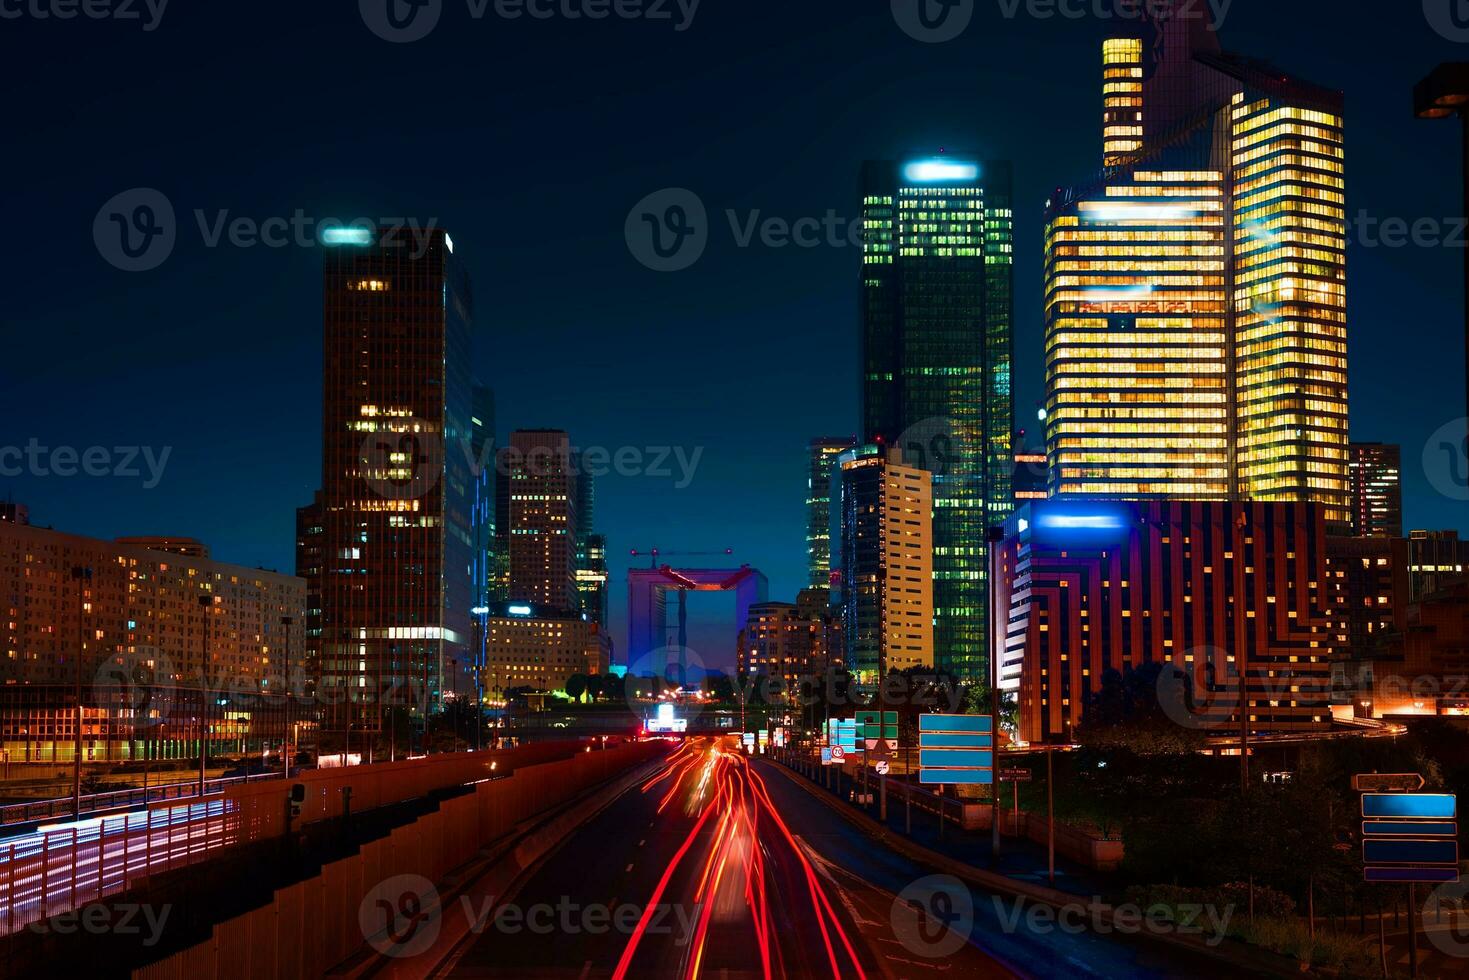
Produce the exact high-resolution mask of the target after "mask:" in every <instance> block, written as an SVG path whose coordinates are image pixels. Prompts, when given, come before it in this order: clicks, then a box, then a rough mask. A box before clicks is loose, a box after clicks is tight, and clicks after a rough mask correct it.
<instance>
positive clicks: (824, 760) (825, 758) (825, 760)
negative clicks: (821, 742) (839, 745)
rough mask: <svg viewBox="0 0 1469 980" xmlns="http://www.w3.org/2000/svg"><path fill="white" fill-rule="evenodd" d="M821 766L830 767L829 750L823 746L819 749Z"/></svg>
mask: <svg viewBox="0 0 1469 980" xmlns="http://www.w3.org/2000/svg"><path fill="white" fill-rule="evenodd" d="M821 764H822V765H823V766H829V765H831V749H829V748H827V747H825V746H822V749H821Z"/></svg>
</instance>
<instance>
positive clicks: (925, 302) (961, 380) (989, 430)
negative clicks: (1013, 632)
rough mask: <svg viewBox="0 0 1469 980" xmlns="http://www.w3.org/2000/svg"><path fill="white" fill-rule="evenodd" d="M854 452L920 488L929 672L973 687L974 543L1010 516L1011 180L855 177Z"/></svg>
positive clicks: (977, 175) (977, 626)
mask: <svg viewBox="0 0 1469 980" xmlns="http://www.w3.org/2000/svg"><path fill="white" fill-rule="evenodd" d="M862 217H863V231H864V244H863V256H862V300H861V302H862V318H863V332H862V354H861V362H862V372H863V373H862V433H861V435H862V439H863V441H864V442H865V443H870V444H874V445H881V446H888V447H896V448H898V449H901V450H902V452H903V456H904V459H905V460H906V461H907V463H908V464H909V465H912V466H916V467H919V468H921V469H924V470H927V471H928V472H929V473H931V474H932V476H933V498H934V517H933V547H934V555H933V578H934V581H933V600H934V636H933V646H934V652H935V658H936V660H937V665H938V666H939V667H941V668H947V669H949V670H951V671H953V672H954V673H955V674H957V675H959V676H961V677H983V676H985V674H986V671H987V669H988V668H987V665H988V653H987V650H986V644H985V614H986V606H987V602H986V598H987V593H986V586H985V582H986V569H985V532H986V528H987V527H989V526H992V525H997V524H1001V523H1003V522H1004V519H1005V517H1006V516H1007V515H1008V514H1009V513H1010V511H1011V509H1012V508H1013V505H1014V499H1013V494H1012V491H1011V480H1010V477H1011V470H1012V467H1013V465H1014V464H1013V459H1012V457H1011V453H1010V450H1011V434H1012V432H1013V422H1014V398H1013V393H1012V389H1011V364H1012V350H1013V341H1012V336H1011V327H1012V318H1013V310H1014V285H1013V283H1014V269H1013V264H1012V263H1013V245H1014V219H1013V214H1012V210H1011V168H1010V164H1008V163H1005V162H994V161H979V160H974V159H965V158H961V157H957V156H941V157H937V158H933V159H924V160H910V161H903V162H896V163H895V162H891V161H883V162H868V163H866V164H865V165H864V166H863V170H862Z"/></svg>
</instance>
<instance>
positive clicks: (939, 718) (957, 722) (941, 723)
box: [918, 715, 994, 732]
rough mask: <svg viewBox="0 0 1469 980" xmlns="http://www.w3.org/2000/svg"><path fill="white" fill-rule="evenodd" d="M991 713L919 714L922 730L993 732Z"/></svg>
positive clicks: (920, 729) (919, 725)
mask: <svg viewBox="0 0 1469 980" xmlns="http://www.w3.org/2000/svg"><path fill="white" fill-rule="evenodd" d="M993 721H994V719H993V718H991V717H990V716H989V715H919V716H918V730H919V731H920V732H993V731H994V726H993V724H992V723H993Z"/></svg>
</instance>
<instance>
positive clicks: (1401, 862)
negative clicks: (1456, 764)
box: [1358, 777, 1459, 883]
mask: <svg viewBox="0 0 1469 980" xmlns="http://www.w3.org/2000/svg"><path fill="white" fill-rule="evenodd" d="M1362 778H1363V777H1358V780H1359V781H1360V780H1361V779H1362ZM1458 815H1459V806H1458V800H1457V799H1456V798H1455V797H1453V796H1452V795H1450V794H1448V793H1364V794H1362V817H1363V820H1362V865H1363V867H1362V876H1363V879H1364V880H1366V881H1369V882H1384V883H1389V882H1408V883H1412V882H1420V881H1421V882H1443V881H1457V880H1458V879H1459V839H1458V835H1459V825H1458V823H1457V818H1458Z"/></svg>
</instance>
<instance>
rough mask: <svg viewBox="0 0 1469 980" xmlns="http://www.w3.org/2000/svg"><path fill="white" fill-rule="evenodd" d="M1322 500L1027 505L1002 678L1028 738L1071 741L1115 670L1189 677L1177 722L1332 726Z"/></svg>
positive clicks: (1017, 545)
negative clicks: (1151, 666)
mask: <svg viewBox="0 0 1469 980" xmlns="http://www.w3.org/2000/svg"><path fill="white" fill-rule="evenodd" d="M1324 510H1325V508H1324V507H1323V506H1322V505H1319V504H1306V503H1299V504H1295V503H1291V504H1278V503H1277V504H1267V503H1254V504H1240V503H1228V502H1190V501H1172V502H1162V501H1147V502H1144V501H1138V502H1126V501H1087V500H1049V501H1040V502H1036V503H1033V504H1030V505H1028V506H1026V507H1023V508H1021V509H1020V510H1019V511H1018V512H1017V513H1016V515H1015V517H1014V518H1013V519H1012V520H1011V522H1010V524H1009V525H1008V527H1007V538H1006V541H1005V544H1004V546H1003V547H1002V548H1001V549H1000V554H999V556H998V558H997V561H998V564H999V572H998V575H999V579H1000V581H999V594H1000V597H1001V603H1000V605H1001V608H1003V609H1005V610H1007V622H1006V625H1005V629H1004V631H1003V632H1002V633H1001V635H1000V636H998V637H997V642H998V643H999V644H1001V651H1000V655H1001V660H1002V664H1003V668H1002V671H1001V675H1000V686H1001V689H1002V690H1007V691H1010V692H1012V693H1013V694H1015V696H1016V698H1017V701H1018V704H1019V709H1020V737H1021V738H1022V739H1023V740H1025V741H1027V742H1064V741H1070V740H1071V739H1073V738H1074V736H1075V733H1076V731H1077V730H1078V729H1080V728H1082V727H1083V726H1084V725H1085V724H1086V720H1087V707H1088V704H1089V702H1090V701H1091V699H1092V698H1094V697H1095V696H1096V695H1097V693H1098V692H1099V691H1100V690H1101V686H1102V684H1103V681H1104V680H1105V678H1106V676H1107V673H1108V672H1109V671H1116V672H1117V673H1119V674H1121V673H1123V672H1124V671H1125V670H1126V668H1129V667H1132V668H1137V667H1141V666H1143V665H1145V664H1148V663H1162V664H1165V665H1171V666H1172V667H1173V668H1176V669H1177V670H1178V671H1179V672H1181V676H1182V688H1183V692H1184V693H1185V694H1186V695H1187V697H1186V699H1185V700H1184V701H1183V703H1182V704H1180V705H1178V706H1177V709H1178V710H1179V711H1181V712H1186V713H1182V714H1180V715H1179V717H1177V718H1175V719H1174V720H1175V721H1178V722H1179V723H1181V724H1185V725H1191V726H1196V727H1197V728H1199V729H1201V730H1206V731H1207V730H1219V729H1223V730H1225V731H1226V732H1233V731H1237V730H1238V729H1239V725H1240V719H1239V710H1240V705H1239V701H1240V696H1239V689H1240V676H1241V673H1243V676H1244V678H1245V686H1246V689H1247V696H1246V701H1247V708H1246V710H1247V711H1248V714H1249V725H1250V728H1251V730H1252V731H1259V732H1300V731H1314V730H1320V729H1325V728H1329V727H1330V724H1331V719H1332V713H1331V661H1332V659H1333V656H1334V654H1335V651H1336V649H1337V645H1336V635H1337V634H1336V631H1335V625H1336V618H1335V606H1334V602H1335V598H1334V596H1335V592H1334V590H1332V589H1331V588H1330V585H1329V583H1328V580H1327V559H1326V527H1325V513H1324Z"/></svg>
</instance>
